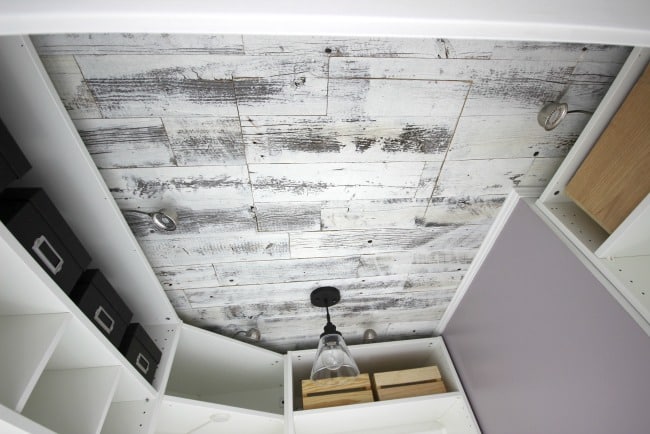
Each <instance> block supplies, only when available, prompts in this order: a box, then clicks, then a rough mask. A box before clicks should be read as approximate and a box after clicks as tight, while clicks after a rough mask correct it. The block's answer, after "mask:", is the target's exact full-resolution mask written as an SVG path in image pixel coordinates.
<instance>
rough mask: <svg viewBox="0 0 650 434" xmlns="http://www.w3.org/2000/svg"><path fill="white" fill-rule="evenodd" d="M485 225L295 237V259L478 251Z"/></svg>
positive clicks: (293, 245)
mask: <svg viewBox="0 0 650 434" xmlns="http://www.w3.org/2000/svg"><path fill="white" fill-rule="evenodd" d="M483 226H484V225H462V226H455V225H446V226H438V227H430V228H426V229H401V228H393V229H368V230H343V231H328V232H302V233H295V234H294V233H292V234H291V257H292V258H313V257H323V256H345V255H354V254H372V253H385V252H391V251H399V250H403V251H407V250H412V249H448V248H450V247H452V246H453V247H454V248H458V249H464V248H476V247H478V246H479V245H480V243H481V242H482V241H483V236H484V234H485V228H484V227H483Z"/></svg>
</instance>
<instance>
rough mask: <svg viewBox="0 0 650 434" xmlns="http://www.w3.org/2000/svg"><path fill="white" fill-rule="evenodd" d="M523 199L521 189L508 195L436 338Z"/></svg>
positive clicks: (527, 191)
mask: <svg viewBox="0 0 650 434" xmlns="http://www.w3.org/2000/svg"><path fill="white" fill-rule="evenodd" d="M521 191H522V193H524V194H531V193H535V192H536V190H532V189H531V190H528V189H521ZM523 197H537V195H534V194H533V196H523ZM521 198H522V196H521V195H520V194H519V189H516V190H512V191H511V192H510V194H509V195H508V197H507V198H506V200H505V202H504V203H503V206H502V207H501V211H499V214H498V215H497V217H496V219H495V220H494V223H492V226H491V227H490V230H489V231H488V233H487V235H486V236H485V239H484V240H483V243H482V244H481V247H479V249H478V251H477V252H476V256H475V257H474V260H473V261H472V263H471V264H470V266H469V268H468V269H467V273H466V274H465V276H464V277H463V279H462V280H461V281H460V285H458V289H457V290H456V293H455V294H454V297H453V298H452V299H451V301H450V302H449V306H448V307H447V310H446V311H445V313H444V314H443V315H442V318H441V319H440V321H439V322H438V325H437V326H436V327H435V328H434V330H433V333H434V336H440V335H442V334H443V333H444V331H445V328H446V327H447V324H448V323H449V321H450V320H451V317H452V316H453V315H454V312H456V309H458V306H459V305H460V302H461V301H462V299H463V297H464V296H465V294H466V293H467V290H468V289H469V287H470V286H471V285H472V282H473V281H474V278H475V277H476V274H477V273H478V271H479V270H480V269H481V267H482V266H483V262H485V260H486V259H487V257H488V256H489V254H490V251H491V250H492V247H493V246H494V243H495V241H496V240H497V238H498V237H499V235H500V234H501V231H502V230H503V228H504V227H505V225H506V223H507V221H508V219H509V218H510V215H511V214H512V211H514V209H515V207H516V206H517V204H518V203H519V200H520V199H521Z"/></svg>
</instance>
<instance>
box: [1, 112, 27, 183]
mask: <svg viewBox="0 0 650 434" xmlns="http://www.w3.org/2000/svg"><path fill="white" fill-rule="evenodd" d="M31 168H32V166H31V165H30V164H29V161H27V158H25V156H24V155H23V153H22V152H21V151H20V148H19V147H18V145H17V144H16V141H15V140H14V138H13V137H11V134H9V130H7V127H5V125H4V124H3V123H2V122H0V191H1V190H3V189H4V188H5V187H6V186H7V185H9V184H10V183H11V182H12V181H15V180H16V179H18V178H20V177H21V176H23V175H24V174H25V173H26V172H27V171H28V170H29V169H31Z"/></svg>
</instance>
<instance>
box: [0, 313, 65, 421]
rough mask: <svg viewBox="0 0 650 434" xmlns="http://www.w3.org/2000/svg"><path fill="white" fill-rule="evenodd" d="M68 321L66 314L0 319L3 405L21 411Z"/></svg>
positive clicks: (0, 389) (0, 400)
mask: <svg viewBox="0 0 650 434" xmlns="http://www.w3.org/2000/svg"><path fill="white" fill-rule="evenodd" d="M70 318H71V315H70V314H66V313H61V314H43V315H11V316H2V317H0V345H1V346H2V348H3V350H2V351H1V352H0V366H2V371H1V372H0V376H1V377H2V388H0V402H1V403H2V404H3V405H6V406H8V407H9V408H12V409H14V410H16V411H18V412H21V411H22V410H23V407H24V406H25V403H26V402H27V398H29V395H30V394H31V392H32V390H33V389H34V386H35V385H36V382H37V381H38V379H39V377H40V375H41V373H42V372H43V370H44V369H45V366H47V363H48V361H49V359H50V357H51V356H52V353H53V352H54V349H55V348H56V346H57V344H58V343H59V341H60V339H61V336H62V335H63V332H64V331H65V328H66V326H67V325H68V322H69V321H70Z"/></svg>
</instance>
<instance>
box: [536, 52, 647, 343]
mask: <svg viewBox="0 0 650 434" xmlns="http://www.w3.org/2000/svg"><path fill="white" fill-rule="evenodd" d="M649 60H650V49H648V48H635V49H634V50H633V51H632V53H631V54H630V56H629V58H628V60H627V62H626V63H625V65H624V66H623V68H622V69H621V71H620V73H619V75H618V76H617V78H616V80H615V81H614V83H613V84H612V86H611V87H610V90H609V91H608V93H607V95H606V96H605V98H603V101H602V103H601V104H600V106H599V107H598V109H597V110H596V112H595V113H594V115H593V117H592V118H591V120H590V122H589V123H588V124H587V126H586V127H585V130H584V131H583V133H582V134H581V135H580V137H579V138H578V140H577V141H576V143H575V145H574V147H573V149H572V150H571V152H570V153H569V155H568V156H567V158H566V159H565V160H564V162H563V163H562V165H561V166H560V168H559V169H558V171H557V172H556V174H555V176H554V177H553V179H551V182H550V183H549V185H548V187H547V188H546V190H545V191H544V193H543V194H542V196H541V197H540V199H539V200H538V201H537V202H536V203H535V205H536V206H535V207H534V208H535V209H537V210H539V213H540V215H541V216H542V217H543V218H545V219H546V220H547V222H549V223H550V226H551V227H552V228H554V229H555V230H556V231H558V232H559V233H560V234H561V235H562V236H563V238H564V239H566V240H568V241H569V243H570V247H571V248H574V249H577V250H578V251H580V252H581V253H582V255H578V256H579V257H584V258H586V265H587V266H588V267H591V268H592V269H593V270H594V271H595V273H596V276H597V277H599V278H600V279H601V281H602V282H603V284H604V285H605V286H606V287H607V288H608V289H609V290H610V292H611V293H612V295H613V296H614V297H615V298H616V299H617V300H619V302H620V303H621V305H622V306H623V308H624V309H626V310H627V312H628V313H629V314H630V316H632V318H634V319H635V320H636V321H637V323H638V324H639V325H640V326H641V327H642V328H643V329H644V330H645V331H646V333H648V334H650V267H648V265H649V264H650V196H647V197H646V198H645V200H643V201H642V202H641V203H640V204H639V205H638V206H637V208H636V209H635V210H634V211H633V212H632V213H631V214H630V215H629V216H628V217H627V219H626V220H625V221H624V222H623V223H622V224H621V225H620V226H619V227H618V229H616V230H615V231H614V232H613V233H612V234H611V235H609V234H607V233H606V232H605V231H604V230H603V229H602V228H600V226H598V225H597V224H596V223H594V221H593V220H592V219H591V218H590V217H589V216H588V215H587V214H586V213H585V212H583V211H582V210H581V209H580V208H579V207H578V206H577V205H576V204H575V203H573V202H572V201H571V199H569V198H568V197H567V196H566V195H565V194H564V191H565V187H566V185H567V184H568V183H569V181H570V180H571V178H572V177H573V174H574V173H575V172H576V170H577V169H578V168H579V167H580V165H581V164H582V162H583V160H584V159H585V157H586V156H587V155H588V153H589V151H590V150H591V148H592V146H593V145H594V143H595V142H596V140H597V139H598V137H599V136H600V134H601V133H602V132H603V131H604V130H605V128H606V127H607V125H608V123H609V121H610V119H611V118H612V117H613V116H614V114H615V113H616V111H617V110H618V108H619V107H620V105H621V104H622V102H623V101H624V99H625V97H626V96H627V94H628V92H629V91H630V89H631V88H632V87H633V86H634V84H635V83H636V81H637V79H638V77H639V76H640V75H641V74H642V73H643V71H644V69H645V67H646V65H647V64H648V61H649Z"/></svg>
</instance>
